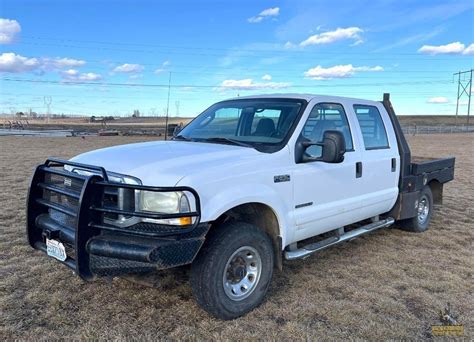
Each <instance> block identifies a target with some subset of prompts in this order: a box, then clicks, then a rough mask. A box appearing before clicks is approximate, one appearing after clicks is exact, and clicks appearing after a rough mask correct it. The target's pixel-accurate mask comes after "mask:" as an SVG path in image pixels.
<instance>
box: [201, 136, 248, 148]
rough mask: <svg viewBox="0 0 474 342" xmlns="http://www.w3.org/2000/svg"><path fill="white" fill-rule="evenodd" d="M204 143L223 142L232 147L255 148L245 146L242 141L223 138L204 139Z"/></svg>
mask: <svg viewBox="0 0 474 342" xmlns="http://www.w3.org/2000/svg"><path fill="white" fill-rule="evenodd" d="M204 141H214V142H223V143H230V144H232V145H237V146H243V147H251V148H255V147H254V146H253V145H251V144H246V143H244V142H243V141H240V140H235V139H231V138H225V137H211V138H206V139H204Z"/></svg>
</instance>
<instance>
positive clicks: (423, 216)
mask: <svg viewBox="0 0 474 342" xmlns="http://www.w3.org/2000/svg"><path fill="white" fill-rule="evenodd" d="M429 213H430V202H429V201H428V198H427V197H426V195H423V196H422V197H421V198H420V201H419V202H418V222H419V223H420V224H425V223H426V220H428V216H429Z"/></svg>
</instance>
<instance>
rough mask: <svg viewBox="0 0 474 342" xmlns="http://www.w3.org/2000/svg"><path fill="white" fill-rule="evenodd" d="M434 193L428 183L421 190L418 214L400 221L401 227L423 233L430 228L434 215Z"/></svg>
mask: <svg viewBox="0 0 474 342" xmlns="http://www.w3.org/2000/svg"><path fill="white" fill-rule="evenodd" d="M433 209H434V207H433V194H432V192H431V188H430V187H429V185H426V186H425V187H424V188H423V189H422V190H421V192H420V197H419V199H418V208H417V215H416V216H415V217H412V218H410V219H407V220H402V221H400V223H399V225H400V227H401V229H403V230H406V231H409V232H414V233H422V232H424V231H426V230H428V227H429V225H430V222H431V216H432V215H433Z"/></svg>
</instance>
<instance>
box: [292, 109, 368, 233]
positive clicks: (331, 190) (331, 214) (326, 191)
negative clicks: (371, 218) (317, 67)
mask: <svg viewBox="0 0 474 342" xmlns="http://www.w3.org/2000/svg"><path fill="white" fill-rule="evenodd" d="M346 113H347V110H346V109H345V107H344V106H343V105H342V104H341V103H317V104H315V105H314V106H313V108H312V109H311V112H310V114H309V116H308V118H307V120H306V123H305V125H304V127H303V129H302V131H301V134H302V135H303V136H304V137H305V138H308V139H310V140H311V141H322V137H323V134H324V131H326V130H339V131H341V132H342V133H343V135H344V139H345V143H346V153H345V155H344V160H343V161H342V162H341V163H337V164H331V163H324V162H322V161H313V162H306V163H299V164H296V165H295V167H294V172H293V180H294V182H293V184H294V204H295V209H294V215H295V223H296V230H295V235H294V241H298V240H302V239H305V238H308V237H311V236H314V235H318V234H321V233H324V232H326V231H329V230H332V229H335V228H339V227H342V226H344V225H347V224H350V223H353V222H356V221H359V220H362V219H364V218H365V217H363V214H362V213H361V212H360V209H361V208H362V205H363V200H364V198H365V196H366V195H367V194H368V192H369V190H367V189H366V188H365V186H364V183H363V179H362V177H361V175H360V167H359V166H360V165H361V162H362V159H361V153H360V150H359V140H358V137H359V136H358V135H357V134H356V135H354V134H353V133H352V132H353V131H354V130H355V129H354V128H357V125H358V124H357V120H356V119H355V118H354V116H353V115H352V116H349V117H348V116H347V115H346ZM354 137H356V138H357V139H354ZM306 153H308V154H309V155H310V156H312V157H319V156H320V155H321V147H320V146H311V147H309V148H308V149H307V150H306Z"/></svg>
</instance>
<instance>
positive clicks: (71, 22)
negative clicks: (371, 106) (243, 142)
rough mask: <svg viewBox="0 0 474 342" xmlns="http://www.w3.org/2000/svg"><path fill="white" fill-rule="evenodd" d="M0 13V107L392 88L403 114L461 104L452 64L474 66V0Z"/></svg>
mask: <svg viewBox="0 0 474 342" xmlns="http://www.w3.org/2000/svg"><path fill="white" fill-rule="evenodd" d="M0 18H1V19H0V113H12V112H17V111H29V110H30V108H31V109H32V110H33V111H35V112H38V113H45V112H46V108H47V107H46V103H50V108H51V112H52V113H58V114H59V113H65V114H77V115H115V116H126V115H131V114H132V113H133V111H134V110H139V111H140V113H141V115H147V116H148V115H153V116H161V115H164V114H165V113H166V110H167V108H168V110H169V114H170V115H171V116H176V115H178V116H183V117H189V116H195V115H197V114H199V113H200V112H202V111H203V110H204V109H206V108H207V107H208V106H210V105H211V104H213V103H215V102H217V101H220V100H224V99H227V98H231V97H235V96H244V95H252V94H266V93H314V94H322V95H338V96H350V97H358V98H364V99H371V100H381V99H382V94H383V93H384V92H390V93H391V98H392V102H393V103H394V107H395V111H396V112H397V113H398V114H401V115H404V114H411V115H417V114H426V115H431V114H454V113H455V111H456V98H457V89H458V84H457V76H453V74H454V73H456V72H458V71H465V70H470V69H471V68H473V67H474V1H472V0H467V1H452V0H444V1H438V0H430V1H422V0H418V1H407V0H396V1H391V0H382V1H368V0H365V1H359V0H352V1H345V0H342V1H340V0H333V1H322V0H321V1H309V0H301V1H300V0H292V1H291V0H287V1H278V0H272V1H267V0H261V1H257V0H254V1H249V0H240V1H231V0H227V1H224V0H212V1H179V0H175V1H171V0H164V1H139V0H135V1H131V0H130V1H125V0H122V1H111V0H110V1H106V0H95V1H88V0H87V1H86V0H83V1H72V0H69V1H66V0H64V1H60V0H56V1H51V0H47V1H46V0H1V2H0ZM465 76H469V75H468V74H465V75H463V77H465ZM169 85H171V86H170V87H169ZM473 88H474V87H473ZM168 94H169V102H168ZM473 102H474V100H473ZM168 103H169V105H168ZM472 106H473V105H471V108H472ZM459 113H460V114H466V113H467V96H464V97H463V98H461V105H460V107H459Z"/></svg>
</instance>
